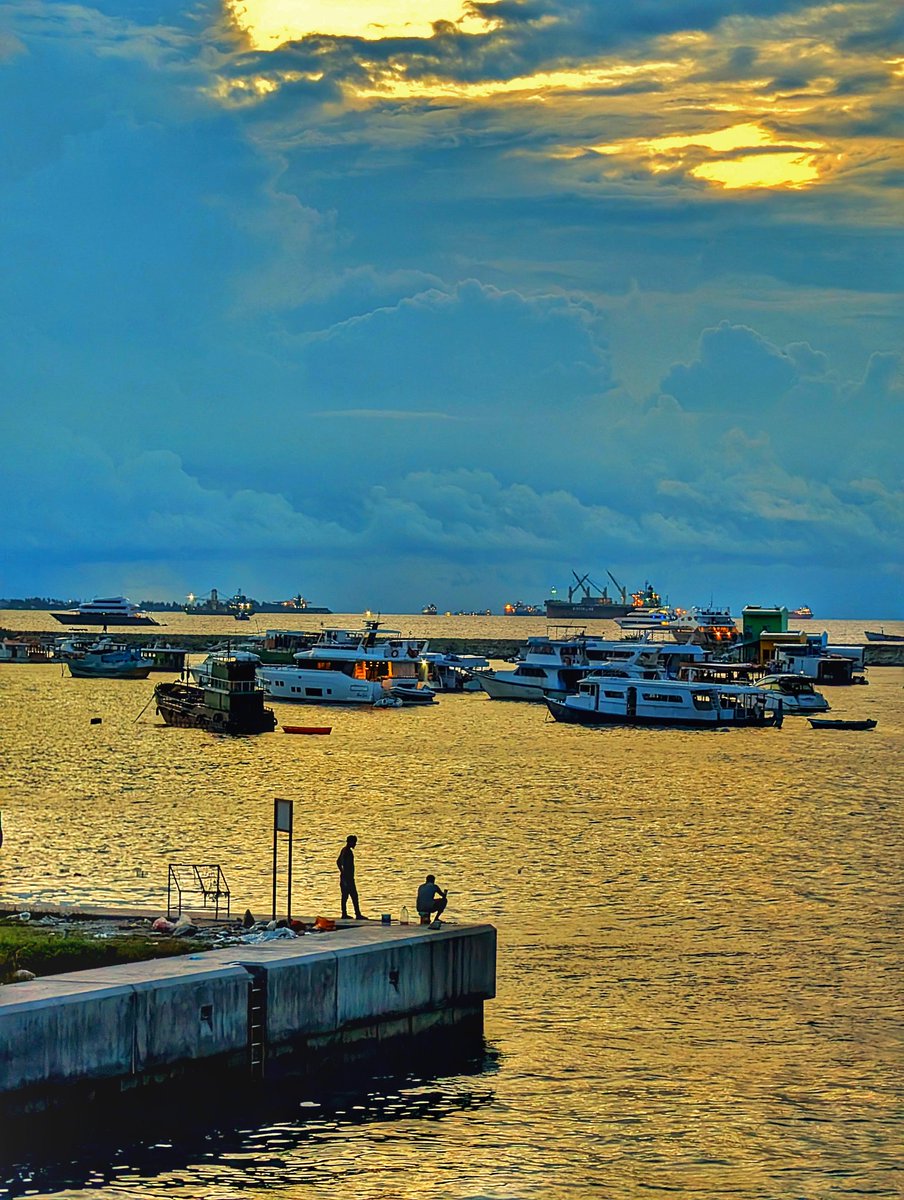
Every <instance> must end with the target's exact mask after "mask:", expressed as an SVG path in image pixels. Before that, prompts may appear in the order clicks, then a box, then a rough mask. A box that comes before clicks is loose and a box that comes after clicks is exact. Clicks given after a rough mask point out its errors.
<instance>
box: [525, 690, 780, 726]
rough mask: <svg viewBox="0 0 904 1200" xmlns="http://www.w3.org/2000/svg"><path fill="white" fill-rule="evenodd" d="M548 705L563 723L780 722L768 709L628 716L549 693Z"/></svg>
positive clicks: (708, 723) (706, 723)
mask: <svg viewBox="0 0 904 1200" xmlns="http://www.w3.org/2000/svg"><path fill="white" fill-rule="evenodd" d="M546 705H547V708H548V709H549V711H550V713H551V714H552V715H553V717H555V719H556V720H557V721H561V722H563V724H566V725H587V726H593V727H595V728H603V727H606V726H615V725H630V726H649V727H651V728H658V729H730V728H733V727H736V726H737V727H744V728H756V727H759V728H765V727H769V726H774V725H778V724H779V723H780V722H779V721H777V720H776V718H775V715H774V714H773V713H772V712H768V713H766V714H764V715H763V716H759V715H754V714H750V715H743V716H732V717H722V716H717V715H715V714H713V715H712V716H710V717H694V716H691V715H690V714H689V713H688V714H681V715H680V716H676V717H672V718H669V719H668V720H666V719H664V718H662V717H654V716H645V715H643V714H638V715H634V716H628V715H627V714H625V713H615V712H605V711H602V712H600V711H598V710H595V709H589V708H576V707H574V706H573V705H569V704H566V703H564V702H563V701H561V700H553V699H551V698H549V697H547V700H546Z"/></svg>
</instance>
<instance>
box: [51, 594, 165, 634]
mask: <svg viewBox="0 0 904 1200" xmlns="http://www.w3.org/2000/svg"><path fill="white" fill-rule="evenodd" d="M50 615H51V616H52V617H53V618H54V620H57V621H59V622H60V624H61V625H103V626H104V628H106V627H107V626H108V625H159V624H160V622H159V621H155V620H154V618H153V617H152V616H150V615H149V614H148V613H146V612H142V611H141V609H140V608H139V607H138V605H137V604H133V603H132V601H131V600H127V599H126V597H125V596H110V597H107V598H106V599H104V598H98V599H95V600H89V601H86V602H85V603H83V604H80V605H79V606H78V608H73V609H69V610H68V611H66V612H55V613H51V614H50Z"/></svg>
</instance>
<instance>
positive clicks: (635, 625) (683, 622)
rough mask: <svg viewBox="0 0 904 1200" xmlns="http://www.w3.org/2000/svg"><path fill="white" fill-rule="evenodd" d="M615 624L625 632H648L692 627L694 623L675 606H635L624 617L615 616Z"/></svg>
mask: <svg viewBox="0 0 904 1200" xmlns="http://www.w3.org/2000/svg"><path fill="white" fill-rule="evenodd" d="M615 624H616V625H617V626H618V627H619V629H623V630H624V631H625V633H648V632H650V631H651V630H654V629H664V630H668V631H674V630H675V629H676V628H678V629H694V628H695V627H696V626H695V623H694V622H692V621H691V620H689V618H688V616H687V614H686V613H685V612H683V611H682V612H679V610H678V609H676V608H635V609H634V610H633V612H629V613H628V614H627V615H626V616H624V617H616V618H615Z"/></svg>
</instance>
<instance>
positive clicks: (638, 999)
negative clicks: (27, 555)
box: [0, 625, 904, 1200]
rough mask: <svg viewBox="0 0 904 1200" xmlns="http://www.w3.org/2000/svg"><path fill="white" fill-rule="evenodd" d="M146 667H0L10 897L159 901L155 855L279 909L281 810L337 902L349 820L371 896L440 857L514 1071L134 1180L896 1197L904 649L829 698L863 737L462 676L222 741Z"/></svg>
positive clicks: (291, 1127) (357, 1192)
mask: <svg viewBox="0 0 904 1200" xmlns="http://www.w3.org/2000/svg"><path fill="white" fill-rule="evenodd" d="M521 628H523V627H522V626H520V625H519V629H521ZM526 632H527V630H526V629H525V634H526ZM158 678H165V676H158ZM153 683H154V677H153V676H152V677H151V678H150V679H149V680H148V681H91V680H74V679H71V678H69V677H68V675H65V676H64V675H63V674H62V672H61V668H60V667H59V666H17V667H5V668H0V703H2V709H3V713H4V767H3V782H2V788H0V809H2V812H3V824H4V831H5V834H6V840H5V843H4V846H3V848H2V850H0V900H3V901H4V902H5V901H13V902H14V903H16V904H17V905H19V906H20V907H27V906H29V905H32V904H34V905H38V904H40V903H41V902H61V901H70V902H77V901H85V900H90V901H93V902H96V903H117V904H131V905H140V906H143V907H160V906H161V904H162V903H163V902H165V891H166V872H167V864H168V863H169V862H175V861H183V862H186V861H187V862H192V861H196V862H201V861H204V862H219V863H220V864H221V865H222V866H223V869H224V871H225V873H226V876H227V878H228V880H229V883H230V886H231V888H232V893H233V911H234V912H236V913H239V914H240V913H241V912H242V911H243V910H244V908H245V907H250V908H251V909H252V910H253V911H254V912H255V914H256V915H258V916H262V915H263V916H266V915H269V907H270V855H271V847H272V841H271V836H272V823H271V822H272V804H273V798H274V797H275V796H284V797H291V798H292V799H294V800H295V822H296V824H295V830H296V831H295V841H294V852H295V887H294V898H293V910H294V911H295V912H296V913H299V914H306V915H311V916H313V915H316V913H318V912H324V913H328V914H334V913H336V911H337V909H338V889H337V886H336V871H335V866H334V864H335V858H336V854H337V852H338V849H339V847H340V845H341V844H342V842H343V841H344V839H345V836H346V834H347V833H351V832H354V833H356V834H357V835H358V838H359V843H358V850H357V857H358V872H359V888H360V891H361V898H362V906H363V907H364V911H365V912H367V913H369V914H371V915H376V916H378V915H379V913H381V912H393V913H395V914H396V915H397V914H398V912H399V909H400V907H401V905H402V904H407V905H408V907H409V909H412V908H413V898H414V891H415V888H416V886H417V884H418V882H420V880H421V879H422V877H423V875H424V874H425V873H426V872H427V871H433V872H434V873H435V874H436V875H437V877H438V880H439V882H440V883H441V884H442V885H443V886H448V887H449V888H450V889H451V896H450V908H449V913H448V915H449V917H450V918H451V919H453V920H463V921H474V920H487V921H491V922H492V923H493V924H495V925H496V926H497V928H498V930H499V995H498V998H497V1000H495V1001H494V1002H491V1003H490V1004H489V1005H488V1006H487V1033H488V1037H489V1039H490V1041H491V1043H492V1044H493V1045H494V1046H495V1047H496V1048H497V1049H498V1051H499V1052H500V1054H501V1063H500V1070H499V1071H498V1073H497V1074H495V1075H494V1076H492V1077H491V1078H490V1079H489V1080H488V1082H487V1083H486V1084H485V1085H481V1084H480V1083H479V1082H478V1083H476V1084H475V1082H474V1081H473V1080H471V1081H465V1080H464V1079H453V1080H449V1081H442V1082H441V1083H440V1084H439V1085H438V1087H439V1094H440V1096H441V1103H440V1109H441V1113H440V1115H442V1117H443V1119H442V1120H440V1121H438V1123H437V1122H434V1121H426V1122H425V1121H424V1120H423V1117H425V1116H428V1115H429V1114H430V1109H431V1106H430V1104H427V1105H426V1106H425V1108H424V1111H423V1112H421V1111H420V1110H419V1109H418V1107H417V1105H414V1107H413V1108H412V1106H411V1105H410V1104H408V1101H407V1100H399V1099H398V1098H397V1097H396V1098H393V1099H392V1105H394V1106H395V1107H390V1108H389V1109H388V1110H386V1111H384V1110H382V1109H381V1114H382V1116H381V1119H380V1120H379V1121H376V1122H373V1123H368V1122H366V1121H365V1122H363V1123H355V1122H354V1121H353V1120H352V1119H351V1117H350V1116H349V1115H348V1114H345V1115H342V1114H340V1115H339V1116H338V1117H337V1116H335V1115H333V1116H331V1118H330V1120H328V1121H326V1120H324V1121H323V1122H322V1123H318V1121H319V1120H320V1118H318V1121H315V1122H314V1124H313V1125H308V1126H304V1128H303V1131H302V1130H301V1127H299V1126H297V1124H296V1118H298V1114H295V1113H293V1114H291V1116H290V1117H287V1121H288V1124H287V1125H286V1127H285V1128H281V1127H279V1126H278V1125H277V1126H275V1127H269V1126H268V1127H267V1128H266V1129H263V1130H261V1129H258V1130H249V1131H247V1133H246V1135H245V1136H244V1138H243V1139H240V1141H239V1144H238V1145H237V1146H233V1147H232V1148H231V1150H230V1154H229V1155H228V1156H226V1157H224V1158H223V1159H220V1158H218V1157H216V1156H215V1161H214V1162H208V1161H206V1160H204V1159H203V1157H201V1158H198V1159H197V1160H190V1161H188V1162H187V1163H180V1164H179V1166H178V1168H177V1169H174V1170H173V1171H172V1172H170V1171H162V1172H160V1173H156V1172H155V1173H153V1174H151V1173H147V1174H143V1173H142V1172H141V1171H138V1173H137V1176H136V1179H137V1182H132V1184H131V1186H132V1188H133V1190H134V1191H135V1193H136V1194H141V1195H150V1194H156V1192H158V1191H161V1192H162V1191H167V1192H170V1193H174V1194H176V1195H177V1196H179V1197H182V1198H183V1200H186V1198H192V1200H194V1198H195V1197H201V1196H208V1195H214V1194H217V1195H220V1194H222V1195H232V1194H236V1195H237V1194H238V1192H239V1191H241V1193H242V1194H243V1195H250V1196H252V1197H253V1196H256V1195H258V1194H260V1195H263V1193H264V1191H266V1190H267V1189H268V1187H273V1186H274V1185H276V1186H281V1187H282V1188H287V1189H288V1191H287V1192H286V1194H288V1195H292V1196H304V1195H308V1194H309V1192H308V1191H307V1188H308V1187H309V1186H310V1187H311V1188H312V1189H313V1188H314V1187H316V1188H317V1189H318V1191H319V1190H320V1189H321V1188H323V1187H325V1186H328V1187H329V1189H330V1195H331V1197H336V1198H338V1200H345V1198H346V1197H352V1196H355V1197H358V1198H359V1200H360V1197H362V1196H364V1195H366V1196H367V1197H378V1198H383V1197H385V1198H387V1200H388V1198H389V1197H394V1196H405V1197H415V1196H421V1195H424V1196H427V1195H431V1196H433V1195H435V1194H436V1193H437V1191H438V1190H441V1191H442V1193H443V1194H444V1195H447V1196H451V1197H465V1196H472V1195H481V1196H490V1197H521V1196H543V1197H547V1196H548V1197H553V1196H563V1195H575V1196H584V1195H588V1194H590V1193H591V1192H592V1193H593V1194H594V1195H597V1194H600V1195H611V1196H613V1197H625V1196H629V1197H630V1196H640V1195H647V1194H649V1193H650V1192H653V1193H654V1194H655V1193H656V1192H657V1191H678V1192H680V1193H683V1194H684V1195H686V1196H707V1197H721V1196H724V1195H726V1194H728V1193H729V1192H731V1193H733V1194H736V1195H739V1196H744V1197H747V1196H749V1197H784V1196H807V1197H811V1196H812V1197H828V1196H835V1195H839V1196H840V1195H843V1194H848V1193H849V1192H850V1191H852V1190H863V1191H868V1192H869V1194H871V1195H877V1196H900V1195H901V1190H900V1178H899V1177H897V1176H896V1175H895V1172H896V1170H897V1163H898V1157H899V1156H898V1148H899V1146H900V1125H899V1124H897V1123H898V1122H899V1120H900V1102H901V1072H900V1066H901V1062H900V1043H899V1041H898V1040H897V1039H898V1036H899V1017H900V1008H899V1004H900V996H901V994H902V987H901V983H902V981H901V956H900V932H901V907H900V895H901V890H900V889H901V869H900V857H901V856H900V847H901V844H902V838H901V833H902V830H901V796H902V790H904V789H902V770H901V755H900V747H901V733H902V725H904V718H902V698H904V691H902V684H904V670H902V669H900V668H884V669H878V668H874V669H873V671H872V672H871V683H870V685H869V686H868V687H853V688H846V689H833V690H831V691H829V693H828V694H829V697H830V700H831V703H832V706H833V711H834V712H835V713H836V714H837V715H839V716H851V717H861V716H867V715H869V716H874V717H877V718H878V721H879V724H878V727H877V728H876V729H875V730H874V731H872V732H870V733H816V732H814V731H812V730H811V729H810V728H809V726H808V724H807V723H806V721H805V720H803V719H800V718H790V719H788V720H786V721H785V724H784V727H783V728H782V729H781V730H780V731H774V730H771V729H767V730H745V731H728V732H723V733H714V732H702V733H694V732H677V731H658V730H657V731H653V730H629V729H622V730H619V729H613V730H608V731H594V730H587V729H582V728H580V727H572V726H562V725H557V724H555V723H554V722H551V721H548V720H546V719H545V716H544V713H545V710H544V709H543V708H542V706H535V705H531V704H519V703H505V702H500V701H490V700H489V699H487V698H486V697H484V696H483V695H480V694H477V695H473V694H469V695H463V696H453V697H442V698H441V699H440V701H439V702H438V704H437V705H436V706H434V707H432V708H430V709H389V710H382V711H364V712H357V711H347V710H343V709H324V710H316V719H315V720H313V721H312V713H314V712H315V710H313V709H311V708H307V707H299V706H293V705H281V706H279V707H278V708H277V715H278V717H279V719H280V722H281V723H286V724H292V723H297V724H310V723H316V724H321V723H324V724H330V725H332V729H333V732H332V734H331V735H330V736H329V737H299V736H289V735H286V734H283V733H281V732H276V733H274V734H270V735H263V736H260V737H257V738H244V739H221V738H215V737H211V736H208V735H206V734H203V733H199V732H196V731H192V730H178V729H169V728H167V727H165V726H163V725H162V724H161V723H160V722H159V718H157V717H156V716H155V715H154V713H153V705H152V704H151V706H150V707H149V708H147V709H145V706H146V704H147V702H148V699H149V697H150V695H151V692H152V688H153ZM143 710H144V711H143ZM93 717H100V718H101V722H100V723H99V724H95V725H92V724H91V723H90V722H91V718H93ZM280 894H281V895H282V894H283V887H282V884H281V886H280ZM475 1087H476V1089H477V1091H481V1090H482V1091H483V1092H484V1093H485V1094H484V1096H483V1099H482V1101H481V1102H480V1103H473V1102H472V1101H471V1100H470V1099H468V1097H470V1096H471V1094H472V1090H473V1089H474V1088H475ZM487 1091H491V1094H490V1095H489V1096H488V1095H486V1093H487ZM274 1160H275V1161H276V1164H277V1165H275V1166H274ZM362 1172H364V1173H366V1180H367V1186H366V1188H363V1190H362ZM402 1172H404V1175H402V1174H401V1173H402ZM400 1179H404V1183H400ZM180 1180H181V1183H180V1182H179V1181H180ZM107 1186H108V1185H106V1184H104V1183H102V1182H100V1181H95V1182H94V1183H93V1184H91V1185H90V1186H88V1188H87V1191H88V1192H90V1193H91V1194H92V1195H97V1194H102V1193H103V1192H104V1190H105V1188H106V1187H107ZM109 1186H110V1188H111V1190H110V1191H109V1194H110V1195H111V1196H112V1195H114V1194H116V1195H119V1194H121V1191H120V1190H116V1189H115V1188H113V1185H109ZM121 1186H123V1185H122V1184H121V1182H118V1183H117V1187H119V1188H121ZM231 1188H235V1189H236V1191H235V1192H234V1193H233V1192H232V1191H231V1190H230V1189H231ZM217 1189H219V1190H217ZM310 1194H313V1191H312V1192H311V1193H310Z"/></svg>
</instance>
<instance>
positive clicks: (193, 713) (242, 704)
mask: <svg viewBox="0 0 904 1200" xmlns="http://www.w3.org/2000/svg"><path fill="white" fill-rule="evenodd" d="M256 670H257V663H256V662H255V661H254V659H253V658H251V657H249V658H237V657H236V656H235V655H233V654H230V653H229V652H228V651H227V652H223V653H221V654H218V655H211V656H210V657H209V658H208V660H207V669H206V671H205V673H204V675H203V676H202V678H203V683H201V684H196V683H184V682H182V681H177V682H174V683H158V684H157V686H156V687H155V688H154V699H155V700H156V703H157V712H158V713H159V714H160V716H161V717H163V720H164V721H165V722H166V724H167V725H176V726H180V727H182V728H192V729H206V730H208V731H209V732H211V733H228V734H246V733H271V732H272V731H273V730H274V729H275V728H276V716H275V714H274V712H273V709H272V708H266V707H265V706H264V692H263V689H262V688H261V687H259V686H258V683H257V681H256V678H255V673H256Z"/></svg>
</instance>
